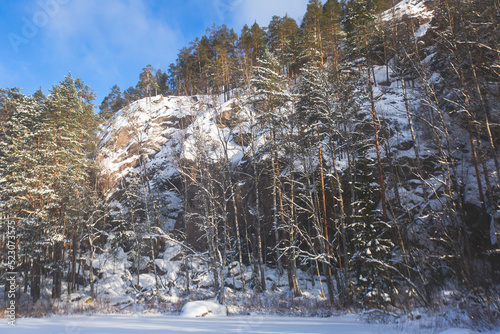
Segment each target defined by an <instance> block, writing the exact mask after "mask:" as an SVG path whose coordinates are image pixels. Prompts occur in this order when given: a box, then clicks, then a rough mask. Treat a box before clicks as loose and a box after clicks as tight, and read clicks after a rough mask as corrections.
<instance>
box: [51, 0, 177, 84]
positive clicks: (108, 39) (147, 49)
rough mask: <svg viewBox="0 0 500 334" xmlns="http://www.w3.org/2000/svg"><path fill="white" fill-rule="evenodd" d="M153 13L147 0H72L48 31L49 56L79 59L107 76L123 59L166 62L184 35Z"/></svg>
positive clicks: (155, 63) (63, 7)
mask: <svg viewBox="0 0 500 334" xmlns="http://www.w3.org/2000/svg"><path fill="white" fill-rule="evenodd" d="M154 14H155V13H153V12H152V10H151V9H150V8H148V6H147V1H146V0H128V1H121V0H106V1H100V0H84V1H77V0H72V1H70V2H69V3H68V4H66V5H61V7H60V9H59V10H58V12H57V13H56V15H55V16H54V17H53V18H51V19H50V21H49V23H48V25H47V27H46V29H44V32H43V35H44V42H45V48H46V56H47V57H50V58H52V59H53V58H57V59H61V60H63V61H64V62H66V61H68V60H70V59H81V61H82V64H80V65H82V66H83V67H85V68H89V69H92V70H93V71H96V72H99V71H102V72H104V73H107V74H112V73H113V72H117V71H118V68H116V65H115V64H116V63H120V62H123V61H131V62H139V61H140V62H141V63H142V64H143V65H144V66H145V65H146V64H147V63H151V64H152V65H154V66H159V65H163V66H165V64H162V61H165V60H166V59H170V58H172V57H174V56H175V54H176V53H177V49H178V48H179V47H180V46H181V43H182V40H181V38H180V36H181V34H180V32H178V31H174V30H173V29H171V28H170V27H169V26H168V25H167V24H166V23H165V22H162V21H161V20H159V19H158V18H156V15H154ZM104 73H103V74H104Z"/></svg>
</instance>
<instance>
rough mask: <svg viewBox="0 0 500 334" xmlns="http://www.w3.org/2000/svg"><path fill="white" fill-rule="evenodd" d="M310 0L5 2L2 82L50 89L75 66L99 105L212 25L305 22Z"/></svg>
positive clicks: (0, 15) (0, 2)
mask: <svg viewBox="0 0 500 334" xmlns="http://www.w3.org/2000/svg"><path fill="white" fill-rule="evenodd" d="M307 3H308V0H177V1H174V0H163V1H162V0H0V31H1V32H2V33H1V36H0V87H3V88H5V87H14V86H17V87H19V88H22V91H23V92H24V93H25V94H31V93H33V92H34V91H36V90H37V89H38V88H39V87H42V89H43V90H44V92H46V93H47V92H48V90H49V89H50V88H51V87H52V86H53V85H56V84H57V83H58V82H59V81H61V80H62V79H63V77H64V76H65V75H67V74H68V73H69V72H71V73H72V74H73V76H74V77H75V78H76V77H81V78H82V79H83V80H84V82H85V83H86V84H87V85H89V86H91V87H92V88H93V89H94V90H95V92H96V94H97V98H96V101H95V102H94V103H95V104H96V105H99V104H100V103H101V101H102V99H103V98H104V96H106V95H107V94H108V93H109V91H110V88H111V87H112V86H113V85H114V84H117V85H118V86H120V88H122V90H124V89H126V88H127V87H129V86H131V85H135V84H136V83H137V81H138V77H139V73H140V71H141V69H142V68H143V67H145V66H146V65H147V64H151V65H153V67H155V68H160V69H162V70H166V69H167V68H168V65H169V64H170V63H172V62H174V61H175V59H176V56H177V53H178V50H179V49H180V48H182V47H183V46H187V45H188V43H189V42H190V41H192V40H193V39H194V38H195V37H197V36H201V35H202V34H204V33H205V30H206V28H207V27H209V26H211V25H212V24H214V23H216V24H219V25H221V24H226V25H227V26H229V27H232V28H234V29H235V31H236V32H237V33H238V34H239V32H240V31H241V28H242V27H243V25H244V24H245V23H248V24H252V23H253V22H254V21H257V22H258V23H259V24H261V25H263V26H266V25H267V24H268V23H269V21H270V19H271V17H272V16H273V15H280V16H282V15H285V14H288V15H289V16H291V17H293V18H295V19H297V20H298V21H300V19H301V18H302V16H303V15H304V13H305V9H306V6H307Z"/></svg>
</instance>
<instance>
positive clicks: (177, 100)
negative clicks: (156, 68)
mask: <svg viewBox="0 0 500 334" xmlns="http://www.w3.org/2000/svg"><path fill="white" fill-rule="evenodd" d="M233 104H234V101H229V102H227V103H220V101H218V100H217V101H216V100H214V99H213V98H211V97H206V96H205V97H203V96H201V97H200V96H194V97H163V96H156V97H153V98H151V100H149V99H148V98H146V99H142V100H139V101H136V102H134V103H132V104H131V105H129V106H127V107H126V108H124V109H122V110H121V111H119V112H118V113H117V114H116V115H115V117H114V118H113V119H112V120H111V121H110V123H109V124H108V125H107V126H106V128H105V129H104V130H103V133H102V135H101V140H100V144H99V154H98V157H97V161H98V163H99V165H100V167H101V174H100V191H101V193H102V194H103V196H104V197H105V198H106V200H107V201H108V203H110V206H111V207H112V209H113V210H114V213H115V214H118V213H120V212H122V213H123V210H125V211H126V210H127V208H124V207H123V195H124V192H125V190H126V188H127V185H128V184H130V182H131V178H132V177H133V176H134V175H137V174H142V175H146V176H147V178H148V180H149V182H150V188H151V193H152V195H153V197H154V198H156V199H158V200H159V201H161V202H162V203H163V205H161V207H162V208H163V210H164V211H165V212H163V213H164V216H165V218H166V221H167V224H166V225H167V228H172V227H173V226H174V223H175V220H176V219H177V217H178V214H179V213H180V211H181V208H182V199H181V197H180V195H179V194H180V193H182V191H181V187H182V185H181V183H180V179H179V177H180V175H179V172H178V170H179V166H180V161H183V163H193V160H194V154H195V151H196V150H198V149H199V147H196V145H197V144H196V143H195V142H196V141H195V140H194V137H196V136H199V135H200V134H203V135H204V137H205V140H206V141H207V142H209V143H211V144H212V145H211V146H212V148H215V147H214V146H218V144H220V142H221V140H220V139H221V137H220V136H222V137H224V138H225V139H227V144H228V145H229V146H228V149H229V154H230V157H231V158H235V159H241V157H242V155H243V154H242V152H243V150H244V149H243V148H241V147H240V146H238V145H237V144H235V143H234V142H233V140H232V136H231V134H230V133H229V131H228V129H227V128H226V122H227V121H228V120H229V119H230V118H231V115H232V114H233V112H232V105H233ZM212 153H213V154H214V155H215V156H214V157H212V158H214V160H217V155H219V154H221V152H220V151H217V149H216V148H215V150H214V151H213V152H212Z"/></svg>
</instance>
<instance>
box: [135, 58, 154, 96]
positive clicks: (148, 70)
mask: <svg viewBox="0 0 500 334" xmlns="http://www.w3.org/2000/svg"><path fill="white" fill-rule="evenodd" d="M158 88H159V87H158V82H157V81H156V72H155V70H154V68H153V66H151V65H147V66H146V67H144V68H143V69H142V72H141V74H140V75H139V82H138V83H137V89H138V90H139V92H140V93H141V96H142V97H147V98H149V101H150V102H151V96H152V95H157V94H158Z"/></svg>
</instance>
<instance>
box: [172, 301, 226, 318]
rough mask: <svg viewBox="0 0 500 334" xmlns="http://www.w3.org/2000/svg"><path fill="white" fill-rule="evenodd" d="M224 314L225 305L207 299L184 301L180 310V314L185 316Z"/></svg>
mask: <svg viewBox="0 0 500 334" xmlns="http://www.w3.org/2000/svg"><path fill="white" fill-rule="evenodd" d="M226 315H227V308H226V306H224V305H220V304H219V303H217V302H214V301H209V300H202V301H195V302H189V303H186V304H185V305H184V306H183V307H182V311H181V316H182V317H187V318H199V317H223V316H226Z"/></svg>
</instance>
